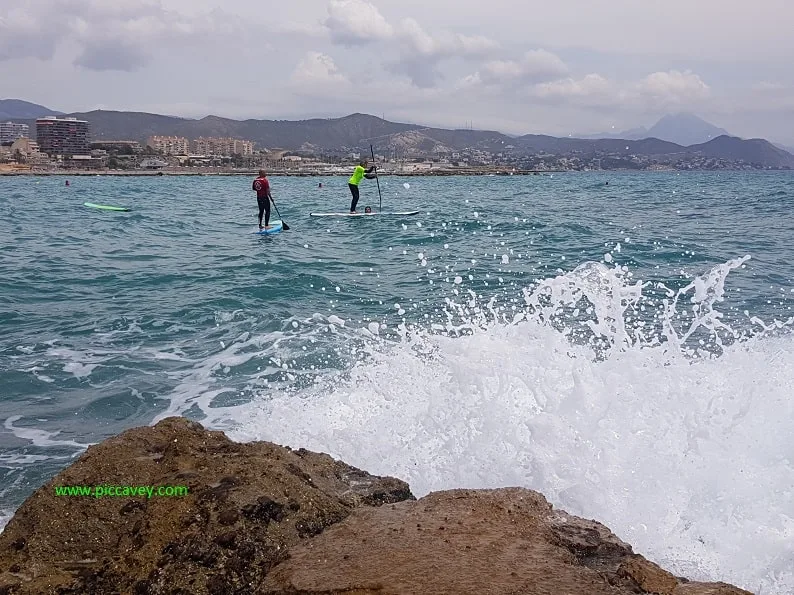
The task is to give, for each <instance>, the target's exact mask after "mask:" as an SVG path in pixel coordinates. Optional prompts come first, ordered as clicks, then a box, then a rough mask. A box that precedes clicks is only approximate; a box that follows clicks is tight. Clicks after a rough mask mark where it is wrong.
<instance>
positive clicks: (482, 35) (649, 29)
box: [0, 0, 794, 144]
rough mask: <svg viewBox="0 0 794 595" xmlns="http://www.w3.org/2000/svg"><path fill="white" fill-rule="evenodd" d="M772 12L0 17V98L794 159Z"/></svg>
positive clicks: (293, 10)
mask: <svg viewBox="0 0 794 595" xmlns="http://www.w3.org/2000/svg"><path fill="white" fill-rule="evenodd" d="M792 24H794V2H791V1H790V0H755V1H754V2H746V1H739V0H720V1H717V0H666V1H665V2H654V1H652V0H610V1H609V2H594V1H593V0H558V1H556V2H549V1H548V0H545V1H543V2H540V1H536V0H524V1H523V2H518V1H517V0H489V1H487V2H473V1H469V0H291V1H283V2H274V1H273V0H225V1H223V2H222V1H220V0H123V1H121V0H0V98H9V97H13V98H19V99H25V100H28V101H33V102H36V103H41V104H44V105H46V106H48V107H51V108H53V109H57V110H62V111H85V110H90V109H96V108H103V109H125V110H142V111H152V112H157V113H166V114H172V115H180V116H186V117H201V116H204V115H207V114H216V115H220V116H227V117H233V118H248V117H251V118H284V119H293V118H301V117H328V116H338V115H345V114H348V113H352V112H366V113H371V114H376V115H383V116H385V117H386V118H388V119H391V120H397V121H407V122H415V123H422V124H429V125H439V126H446V127H464V126H466V125H473V126H474V127H475V128H480V129H482V128H487V129H497V130H500V131H503V132H507V133H516V134H519V133H527V132H534V133H546V134H554V135H568V134H576V133H594V132H602V131H608V130H613V127H614V130H616V131H617V130H624V129H627V128H632V127H635V126H639V125H645V126H650V125H651V124H653V123H654V122H655V120H656V119H658V118H659V117H660V116H661V115H664V114H665V113H670V112H679V111H689V112H693V113H696V114H698V115H700V116H701V117H704V118H706V119H707V120H709V121H711V122H712V123H714V124H717V125H719V126H721V127H723V128H726V129H727V130H729V131H730V132H731V133H733V134H737V135H740V136H744V137H752V136H764V137H766V138H770V139H772V140H776V141H778V142H784V143H788V144H794V65H793V64H792V62H791V56H794V35H792V34H791V28H792Z"/></svg>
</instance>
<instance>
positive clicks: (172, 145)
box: [146, 136, 254, 157]
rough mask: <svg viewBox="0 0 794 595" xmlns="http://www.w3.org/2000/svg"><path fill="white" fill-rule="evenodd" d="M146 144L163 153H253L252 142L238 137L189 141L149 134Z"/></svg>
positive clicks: (218, 155)
mask: <svg viewBox="0 0 794 595" xmlns="http://www.w3.org/2000/svg"><path fill="white" fill-rule="evenodd" d="M146 144H147V146H149V147H151V148H152V149H154V150H155V151H158V152H160V153H162V154H163V155H174V156H176V155H179V156H187V155H191V154H193V155H202V156H214V157H231V156H233V155H240V156H242V157H251V156H252V155H253V154H254V143H253V142H252V141H249V140H242V139H238V138H215V137H209V138H204V137H199V138H197V139H195V140H193V141H192V142H191V141H189V140H188V139H187V138H185V137H184V136H150V137H149V139H148V140H147V142H146ZM191 147H192V149H193V150H192V152H191V150H190V149H191Z"/></svg>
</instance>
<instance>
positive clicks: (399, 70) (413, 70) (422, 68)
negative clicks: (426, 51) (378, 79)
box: [386, 58, 443, 89]
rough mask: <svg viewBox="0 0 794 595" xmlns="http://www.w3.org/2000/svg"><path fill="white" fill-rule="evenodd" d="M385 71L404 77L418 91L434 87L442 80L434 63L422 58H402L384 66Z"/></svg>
mask: <svg viewBox="0 0 794 595" xmlns="http://www.w3.org/2000/svg"><path fill="white" fill-rule="evenodd" d="M386 70H388V71H389V72H391V73H393V74H397V75H401V76H406V77H408V79H410V81H411V82H412V83H413V84H414V85H416V86H417V87H419V88H420V89H430V88H432V87H435V86H436V85H437V84H438V83H439V82H440V81H441V79H442V78H443V77H442V76H441V74H440V72H439V70H438V66H437V64H436V62H435V61H431V60H427V59H422V58H404V59H402V60H399V61H396V62H390V63H387V64H386Z"/></svg>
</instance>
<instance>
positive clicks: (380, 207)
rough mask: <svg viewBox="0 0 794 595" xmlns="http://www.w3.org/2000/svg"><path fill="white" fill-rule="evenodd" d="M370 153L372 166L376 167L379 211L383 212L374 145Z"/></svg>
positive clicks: (370, 147) (370, 148)
mask: <svg viewBox="0 0 794 595" xmlns="http://www.w3.org/2000/svg"><path fill="white" fill-rule="evenodd" d="M369 152H370V153H372V165H375V182H377V184H378V211H381V212H382V211H383V195H382V194H381V193H380V180H379V179H378V167H377V165H376V164H375V149H373V148H372V145H370V146H369Z"/></svg>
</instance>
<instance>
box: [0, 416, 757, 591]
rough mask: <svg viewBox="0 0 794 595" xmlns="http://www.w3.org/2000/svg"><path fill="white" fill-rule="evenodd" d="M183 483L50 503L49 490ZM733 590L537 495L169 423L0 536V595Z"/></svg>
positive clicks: (99, 453) (111, 446) (96, 455)
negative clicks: (659, 560)
mask: <svg viewBox="0 0 794 595" xmlns="http://www.w3.org/2000/svg"><path fill="white" fill-rule="evenodd" d="M65 486H70V487H74V486H87V487H88V486H105V488H106V489H107V488H109V487H110V486H115V487H113V488H110V489H111V490H112V491H121V492H123V486H154V487H155V489H156V487H157V486H185V487H187V494H186V495H185V494H182V495H179V496H172V497H166V496H157V495H153V496H152V497H147V496H145V495H143V496H141V495H135V496H130V495H126V496H124V495H119V496H116V495H113V496H110V495H106V496H104V497H96V494H95V493H94V494H92V495H87V496H59V495H56V487H65ZM6 593H15V594H16V593H20V594H22V593H24V594H33V593H36V594H39V593H58V594H72V593H74V594H77V593H96V594H104V593H130V594H135V595H144V594H174V595H176V594H180V595H187V594H213V595H214V594H218V595H220V594H248V593H252V594H256V593H262V594H282V593H283V594H287V593H290V594H297V593H302V594H309V593H323V594H332V593H333V594H341V593H346V594H351V595H352V594H375V593H379V594H386V593H393V594H403V593H405V594H409V593H410V594H420V593H427V594H430V593H450V594H452V593H493V594H497V593H525V594H541V593H543V594H551V593H554V594H557V593H559V594H579V593H582V594H584V593H586V594H596V595H597V594H602V593H603V594H611V595H620V594H624V593H625V594H628V593H660V594H664V595H734V594H737V595H738V594H746V593H747V592H746V591H743V590H741V589H738V588H736V587H732V586H730V585H726V584H723V583H695V582H688V581H686V580H685V579H682V578H678V577H675V576H673V575H672V574H670V573H668V572H666V571H665V570H663V569H661V568H659V567H658V566H656V565H655V564H653V563H651V562H649V561H648V560H646V559H645V558H643V557H642V556H639V555H637V554H634V553H633V552H632V550H631V547H630V546H629V545H628V544H626V543H623V542H622V541H620V540H619V539H618V538H617V537H616V536H615V535H613V534H612V533H611V532H610V531H609V529H608V528H606V527H605V526H603V525H601V524H599V523H597V522H595V521H588V520H584V519H580V518H577V517H573V516H570V515H568V514H566V513H565V512H562V511H559V510H554V509H553V508H552V506H551V505H550V504H549V503H548V502H546V500H545V498H544V497H543V496H542V495H541V494H538V493H536V492H533V491H530V490H525V489H517V488H506V489H499V490H452V491H447V492H436V493H433V494H430V495H428V496H426V497H424V498H422V499H420V500H416V499H415V498H414V497H413V495H412V494H411V492H410V490H409V487H408V485H407V484H406V483H405V482H402V481H400V480H397V479H394V478H389V477H376V476H373V475H370V474H368V473H366V472H364V471H361V470H359V469H356V468H354V467H351V466H350V465H347V464H345V463H342V462H340V461H336V460H334V459H332V458H331V457H329V456H328V455H324V454H317V453H312V452H309V451H306V450H303V449H300V450H291V449H289V448H285V447H282V446H278V445H275V444H270V443H267V442H256V443H250V444H238V443H234V442H232V441H230V440H229V439H228V438H226V436H225V435H224V434H222V433H220V432H212V431H207V430H205V429H204V428H203V427H202V426H201V425H199V424H197V423H194V422H190V421H187V420H185V419H181V418H169V419H166V420H164V421H162V422H160V423H158V424H157V425H156V426H154V427H147V428H136V429H133V430H128V431H126V432H124V433H123V434H121V435H119V436H116V437H114V438H111V439H108V440H106V441H104V442H102V443H101V444H99V445H96V446H92V447H90V448H89V449H88V450H87V451H86V452H85V453H84V454H83V455H82V456H81V457H80V458H79V459H78V460H77V461H76V462H75V463H74V464H73V465H71V466H70V467H69V468H67V469H66V470H64V471H63V472H62V473H60V474H59V475H58V476H56V477H55V478H54V479H53V480H52V481H50V482H49V483H47V484H46V485H45V486H43V487H42V488H40V489H39V490H38V491H36V492H35V493H34V494H33V495H32V496H31V497H30V498H28V500H27V501H26V502H25V503H24V504H23V505H22V506H21V507H20V509H19V510H18V511H17V513H16V515H15V516H14V518H13V519H12V520H11V521H10V522H9V523H8V525H7V527H6V529H5V531H4V532H3V533H2V535H0V594H6Z"/></svg>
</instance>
